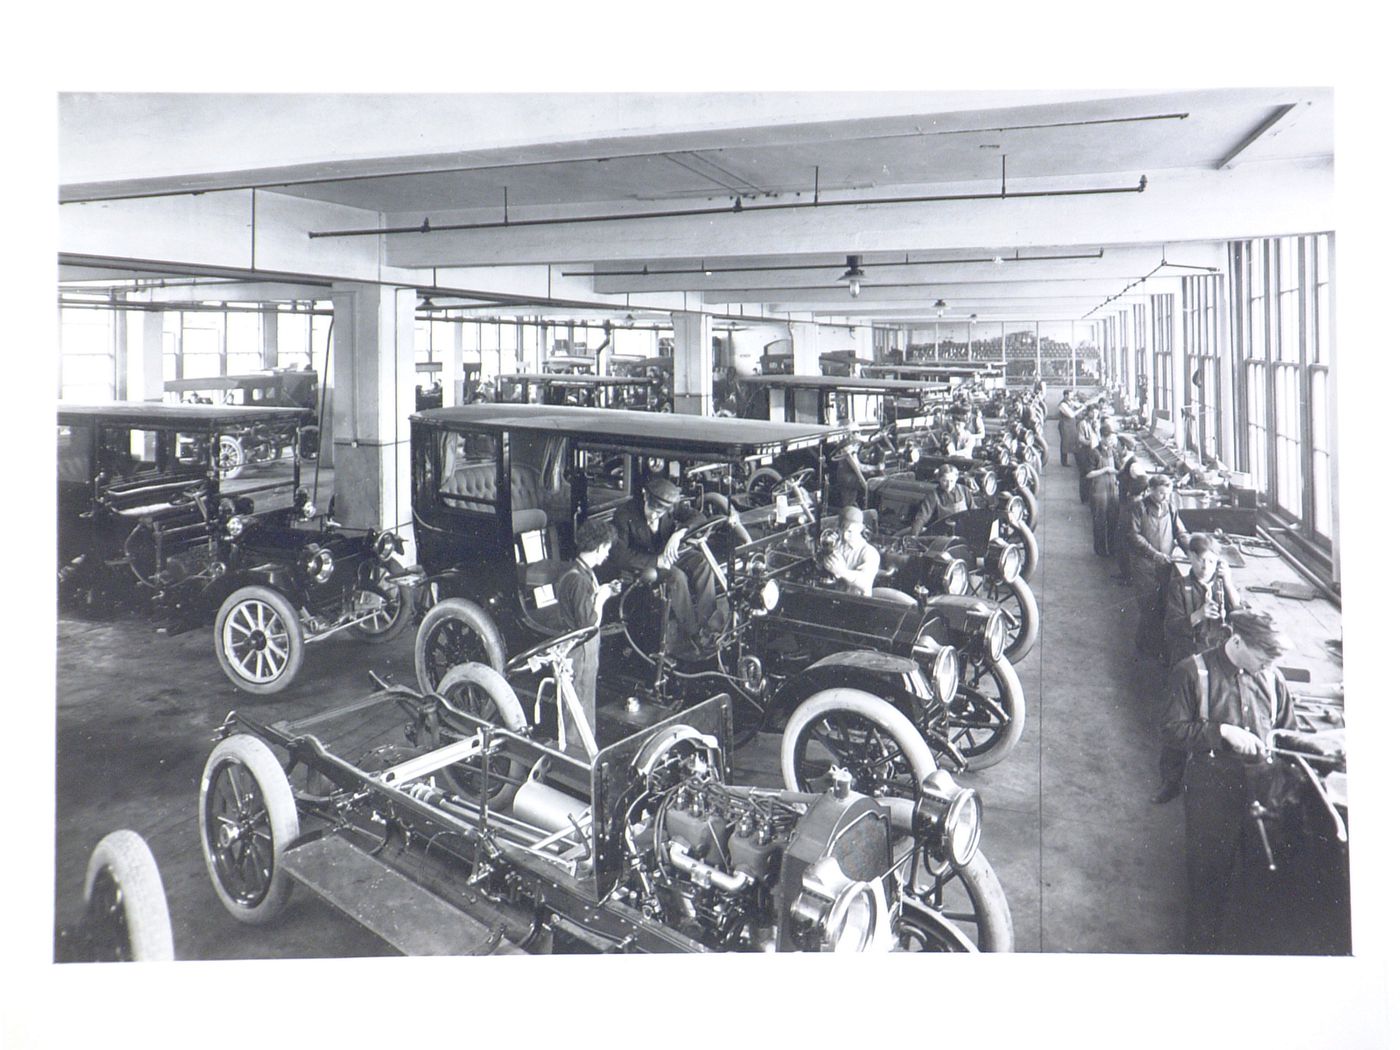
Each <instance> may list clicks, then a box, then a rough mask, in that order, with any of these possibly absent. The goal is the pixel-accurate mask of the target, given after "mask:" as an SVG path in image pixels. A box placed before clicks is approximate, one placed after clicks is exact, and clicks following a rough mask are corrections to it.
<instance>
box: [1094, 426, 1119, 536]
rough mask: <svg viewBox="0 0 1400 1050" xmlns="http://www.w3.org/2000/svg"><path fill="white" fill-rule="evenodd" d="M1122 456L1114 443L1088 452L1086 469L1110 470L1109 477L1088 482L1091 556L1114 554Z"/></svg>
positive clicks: (1105, 476)
mask: <svg viewBox="0 0 1400 1050" xmlns="http://www.w3.org/2000/svg"><path fill="white" fill-rule="evenodd" d="M1123 457H1124V452H1123V449H1122V447H1121V446H1120V445H1119V444H1118V442H1117V441H1113V442H1109V441H1104V442H1102V443H1101V444H1100V445H1099V447H1098V448H1094V449H1090V450H1089V455H1088V469H1089V470H1091V471H1094V470H1099V469H1100V468H1102V467H1110V468H1112V471H1111V472H1110V473H1108V474H1100V475H1098V476H1097V477H1094V478H1089V479H1087V480H1088V484H1089V511H1090V514H1091V515H1092V516H1093V521H1094V553H1095V554H1098V555H1100V556H1102V557H1105V558H1107V557H1111V556H1112V555H1114V554H1116V553H1117V550H1118V545H1117V535H1118V477H1117V471H1118V469H1119V464H1120V463H1121V462H1122V460H1123Z"/></svg>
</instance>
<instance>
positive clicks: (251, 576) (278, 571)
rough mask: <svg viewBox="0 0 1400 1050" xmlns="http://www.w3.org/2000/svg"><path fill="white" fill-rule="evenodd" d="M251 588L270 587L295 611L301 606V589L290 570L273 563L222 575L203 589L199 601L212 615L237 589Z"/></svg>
mask: <svg viewBox="0 0 1400 1050" xmlns="http://www.w3.org/2000/svg"><path fill="white" fill-rule="evenodd" d="M251 586H259V587H270V588H271V589H272V590H274V591H276V592H277V593H278V594H281V595H283V596H285V597H286V598H287V599H288V600H289V601H290V602H291V603H292V605H293V607H295V608H297V609H300V608H301V606H302V604H303V602H302V598H301V588H300V587H298V586H297V583H296V580H295V579H294V578H293V575H292V572H291V570H290V569H289V568H288V567H287V566H285V565H278V564H277V563H275V562H266V563H264V564H262V565H250V566H246V567H244V568H240V569H236V570H233V571H231V572H226V573H224V575H222V576H220V577H219V578H218V579H217V580H214V581H213V582H212V583H210V584H209V586H208V587H206V588H204V590H203V591H202V592H201V593H200V600H201V602H202V603H203V604H204V605H205V607H206V608H207V609H208V611H209V612H210V613H213V612H214V611H216V610H217V609H218V608H219V606H220V605H222V604H223V603H224V599H225V598H227V597H228V596H229V595H230V594H232V593H233V592H234V591H236V590H238V588H240V587H251Z"/></svg>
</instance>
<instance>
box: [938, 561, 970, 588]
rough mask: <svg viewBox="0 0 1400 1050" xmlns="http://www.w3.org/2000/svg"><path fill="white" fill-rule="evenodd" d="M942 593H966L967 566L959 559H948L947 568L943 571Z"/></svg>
mask: <svg viewBox="0 0 1400 1050" xmlns="http://www.w3.org/2000/svg"><path fill="white" fill-rule="evenodd" d="M943 593H944V594H966V593H967V565H966V564H964V562H963V560H962V559H961V558H952V557H950V558H949V561H948V567H947V568H946V569H944V570H943Z"/></svg>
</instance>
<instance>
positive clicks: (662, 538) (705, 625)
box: [608, 474, 722, 650]
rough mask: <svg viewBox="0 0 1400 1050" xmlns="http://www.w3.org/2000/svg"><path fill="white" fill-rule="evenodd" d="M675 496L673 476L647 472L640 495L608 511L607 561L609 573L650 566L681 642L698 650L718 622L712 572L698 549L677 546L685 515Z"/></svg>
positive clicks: (686, 520)
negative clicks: (611, 539)
mask: <svg viewBox="0 0 1400 1050" xmlns="http://www.w3.org/2000/svg"><path fill="white" fill-rule="evenodd" d="M680 502H681V490H680V488H679V487H677V485H676V484H675V483H674V482H673V481H671V480H670V479H669V478H666V477H663V476H661V475H659V474H657V475H653V476H652V477H651V478H648V479H647V482H646V485H645V486H643V489H642V495H641V498H640V499H639V500H632V501H631V502H629V503H624V504H623V505H622V506H620V507H618V508H617V510H616V511H615V512H614V513H613V519H612V524H613V528H614V529H615V530H616V531H617V541H616V542H615V543H614V544H613V548H612V557H611V558H610V559H609V560H608V567H609V568H610V569H611V570H612V572H613V574H616V573H617V572H618V571H625V572H629V573H632V574H639V573H643V572H645V571H646V570H648V569H655V570H656V572H657V575H658V576H659V577H660V579H661V581H662V583H663V584H664V585H665V587H666V589H667V592H668V594H669V596H670V607H671V613H672V615H673V616H674V617H675V622H676V628H677V630H678V632H679V634H680V639H679V641H680V643H681V648H691V649H695V650H701V649H704V648H705V647H707V646H708V645H709V644H710V642H711V640H712V637H713V635H714V634H715V633H717V632H718V630H719V628H720V626H722V624H721V622H720V620H721V618H720V617H719V614H718V612H717V608H716V601H715V578H714V574H713V572H711V570H710V568H709V566H708V565H706V564H705V560H704V556H703V555H701V554H700V552H699V551H696V550H688V551H683V550H682V549H681V541H682V540H683V539H684V538H685V534H686V525H687V524H688V523H689V517H690V515H689V514H688V513H684V512H683V511H682V509H681V508H680V507H679V504H680ZM685 510H687V511H688V508H685ZM678 518H679V519H681V520H678Z"/></svg>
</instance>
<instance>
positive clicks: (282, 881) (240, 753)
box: [199, 733, 301, 926]
mask: <svg viewBox="0 0 1400 1050" xmlns="http://www.w3.org/2000/svg"><path fill="white" fill-rule="evenodd" d="M300 829H301V822H300V820H299V819H298V818H297V807H296V802H295V801H293V799H292V787H291V785H290V784H289V783H287V776H286V774H285V773H283V772H282V767H281V765H279V764H278V762H277V757H276V756H275V755H274V754H273V753H272V750H271V748H269V747H268V746H267V745H266V744H264V743H263V742H262V741H261V740H259V739H258V738H257V737H255V736H249V735H247V734H246V733H241V734H238V735H237V736H231V737H228V738H227V739H225V740H221V741H220V742H219V745H218V747H216V748H214V750H213V752H212V753H211V754H210V755H209V761H207V762H206V763H205V764H204V775H203V776H202V777H201V778H200V781H199V843H200V845H201V846H202V847H203V850H204V866H205V869H206V870H207V871H208V872H209V880H210V881H211V882H212V883H213V884H214V892H215V893H216V894H218V897H219V901H220V902H221V903H222V904H223V906H224V907H225V908H226V909H227V910H228V913H229V914H230V915H232V916H233V917H234V918H235V919H237V920H238V921H239V922H244V923H248V924H249V925H252V926H261V925H263V924H264V923H268V922H271V921H272V920H273V919H275V918H276V917H277V915H278V914H279V913H280V912H281V911H282V909H283V908H284V907H285V906H286V904H287V898H288V897H290V896H291V893H292V879H291V876H290V875H288V874H287V871H286V869H285V868H284V867H283V865H282V854H283V852H284V851H285V850H286V848H287V843H289V842H291V841H292V840H293V839H295V838H296V837H297V835H298V834H299V833H300Z"/></svg>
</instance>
